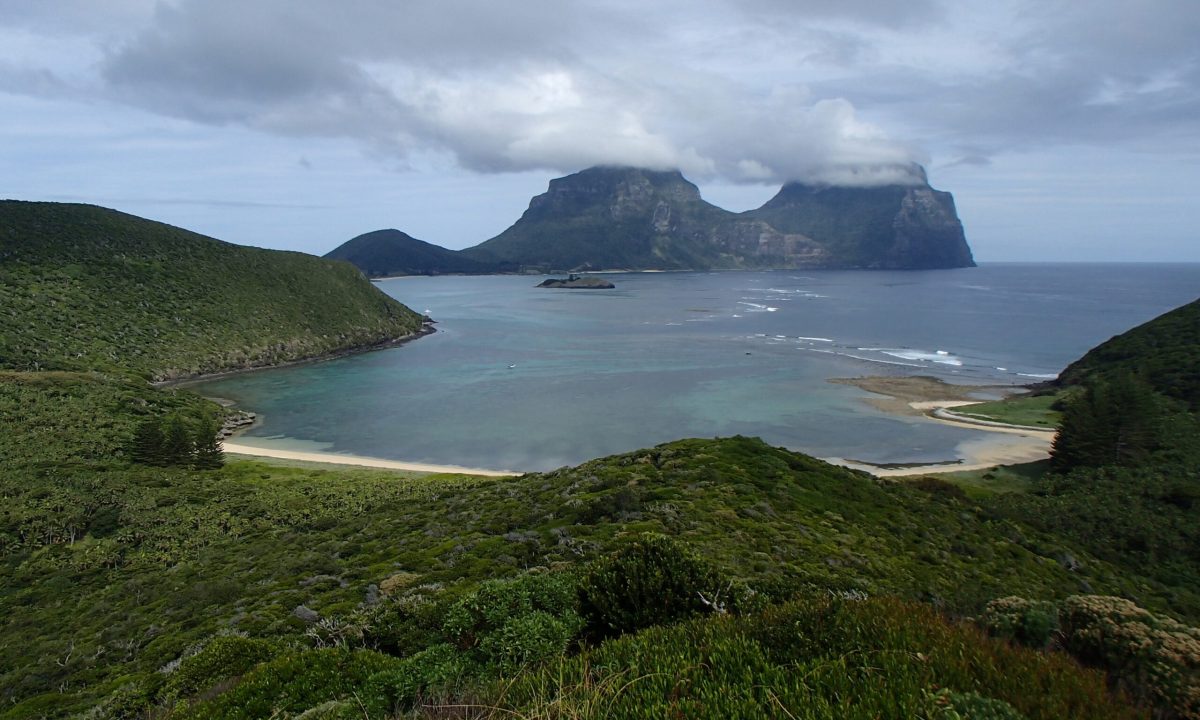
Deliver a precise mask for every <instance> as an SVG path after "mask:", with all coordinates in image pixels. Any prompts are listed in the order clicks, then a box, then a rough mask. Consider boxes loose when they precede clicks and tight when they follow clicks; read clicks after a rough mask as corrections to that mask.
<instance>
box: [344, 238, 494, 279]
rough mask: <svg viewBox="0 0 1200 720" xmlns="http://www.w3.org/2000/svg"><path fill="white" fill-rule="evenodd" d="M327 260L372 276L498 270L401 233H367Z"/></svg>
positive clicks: (465, 273)
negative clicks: (339, 261) (352, 266)
mask: <svg viewBox="0 0 1200 720" xmlns="http://www.w3.org/2000/svg"><path fill="white" fill-rule="evenodd" d="M325 257H327V258H329V259H330V260H345V261H346V262H348V263H350V264H351V265H354V266H355V267H357V268H358V269H360V270H362V271H363V272H364V273H366V274H367V275H368V276H369V277H384V276H388V275H442V274H446V273H461V274H464V275H474V274H481V273H490V272H497V271H498V268H497V267H496V266H495V265H492V264H490V263H485V262H480V261H478V260H472V259H471V258H469V257H466V256H465V255H463V254H462V253H459V252H458V251H455V250H447V249H446V248H444V247H439V246H437V245H433V244H431V243H427V242H425V241H424V240H418V239H416V238H414V237H412V236H411V235H409V234H407V233H403V232H400V231H399V230H376V231H374V232H369V233H364V234H362V235H359V236H358V237H355V238H351V239H350V240H347V241H346V242H344V243H342V244H341V245H339V246H337V247H336V248H334V249H333V250H332V251H330V252H329V253H327V254H326V255H325Z"/></svg>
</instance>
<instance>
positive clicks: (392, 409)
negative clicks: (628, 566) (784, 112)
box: [195, 263, 1200, 471]
mask: <svg viewBox="0 0 1200 720" xmlns="http://www.w3.org/2000/svg"><path fill="white" fill-rule="evenodd" d="M607 277H609V278H610V279H611V280H612V281H613V282H614V283H615V284H616V286H617V287H616V289H615V290H549V289H539V288H535V287H534V285H536V284H537V283H538V282H539V281H540V280H541V279H542V278H539V277H531V276H511V275H509V276H480V277H460V276H447V277H410V278H396V279H391V280H384V281H380V282H379V283H378V287H379V288H380V289H381V290H383V291H384V292H387V293H388V294H389V295H391V296H392V297H395V298H396V299H398V300H400V301H401V302H403V303H405V304H406V305H408V306H409V307H411V308H413V309H414V310H416V311H418V312H423V313H426V314H428V315H430V316H431V317H432V318H433V319H434V320H436V321H437V329H438V331H437V332H436V333H435V334H433V335H430V336H428V337H424V338H421V339H419V340H416V341H413V342H411V343H408V344H406V345H403V346H400V347H396V348H391V349H387V350H380V351H376V352H370V353H364V354H360V355H354V356H350V357H346V358H341V359H338V360H331V361H327V362H321V363H314V364H308V365H300V366H294V367H287V368H278V369H271V370H264V371H259V372H253V373H247V374H242V375H237V376H232V377H228V378H224V379H220V380H215V381H211V382H206V383H202V384H200V385H198V386H197V387H196V388H195V389H196V390H197V391H198V392H201V393H202V394H205V395H210V396H217V397H222V398H227V399H230V400H233V401H234V402H236V403H237V404H238V406H239V407H242V408H244V409H247V410H252V411H254V412H257V413H259V415H260V417H261V419H262V422H261V423H260V424H259V425H258V426H256V427H254V428H253V429H251V430H250V431H249V432H247V433H246V434H245V435H243V436H241V437H240V438H239V442H241V443H243V444H250V445H260V446H273V447H280V448H286V449H293V450H321V451H327V452H341V453H347V454H352V455H362V456H370V457H380V458H388V459H396V460H407V461H413V462H427V463H436V464H454V465H462V466H468V467H482V468H493V469H505V470H518V471H532V470H548V469H553V468H556V467H560V466H563V465H571V464H577V463H580V462H583V461H585V460H589V459H592V458H596V457H601V456H604V455H609V454H613V453H618V452H625V451H630V450H635V449H638V448H642V447H648V446H652V445H655V444H657V443H661V442H666V441H669V440H675V439H678V438H683V437H716V436H729V435H736V434H741V435H753V436H759V437H761V438H763V439H764V440H766V441H767V442H769V443H771V444H772V445H779V446H784V447H788V448H791V449H794V450H799V451H803V452H806V453H809V454H811V455H815V456H817V457H850V458H855V459H860V460H865V461H868V462H873V463H914V462H939V461H946V460H951V459H954V458H955V457H956V456H957V455H956V448H958V447H959V446H960V445H961V444H963V443H968V442H970V441H972V440H977V439H978V438H979V437H980V432H979V431H974V430H966V429H961V428H956V427H950V426H946V425H942V424H938V423H934V422H931V421H927V420H924V419H922V418H919V417H901V416H894V415H888V414H885V413H883V412H881V411H878V410H876V409H875V408H873V407H872V406H871V405H869V404H868V403H867V402H865V400H864V398H865V397H867V394H866V393H864V392H863V391H861V390H858V389H856V388H853V387H849V386H845V385H838V384H833V383H829V382H827V380H828V379H829V378H839V377H857V376H865V375H929V376H934V377H939V378H942V379H944V380H946V381H948V382H954V383H966V384H1001V385H1021V384H1026V383H1030V382H1036V381H1039V380H1044V379H1049V378H1053V377H1054V376H1055V375H1056V374H1057V373H1058V372H1059V371H1061V370H1062V369H1063V368H1064V367H1065V366H1066V365H1067V364H1068V363H1070V362H1071V361H1072V360H1074V359H1076V358H1078V357H1079V356H1080V355H1082V354H1083V353H1084V352H1086V351H1087V350H1088V349H1089V348H1091V347H1093V346H1095V345H1096V344H1098V343H1100V342H1102V341H1104V340H1106V339H1107V338H1109V337H1111V336H1113V335H1115V334H1118V333H1121V332H1123V331H1125V330H1127V329H1129V328H1131V327H1134V326H1135V325H1138V324H1140V323H1142V322H1145V321H1147V320H1149V319H1151V318H1153V317H1155V316H1157V315H1159V314H1161V313H1163V312H1165V311H1167V310H1169V309H1171V308H1174V307H1177V306H1179V305H1182V304H1184V303H1186V302H1189V301H1191V300H1194V299H1196V298H1197V296H1200V264H1170V265H1168V264H1020V263H991V264H984V265H981V266H980V267H978V268H969V269H961V270H939V271H921V272H914V271H907V272H887V271H770V272H720V273H627V274H613V275H609V276H607Z"/></svg>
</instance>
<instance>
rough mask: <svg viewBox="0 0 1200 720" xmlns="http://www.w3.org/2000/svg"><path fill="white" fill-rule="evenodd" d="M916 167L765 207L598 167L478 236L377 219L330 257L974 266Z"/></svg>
mask: <svg viewBox="0 0 1200 720" xmlns="http://www.w3.org/2000/svg"><path fill="white" fill-rule="evenodd" d="M908 175H909V178H910V181H909V182H907V183H904V184H900V183H897V184H889V185H878V186H867V187H846V186H836V185H814V184H803V183H788V184H786V185H784V186H783V188H782V189H780V191H779V193H778V194H776V195H775V197H773V198H771V199H770V200H769V201H767V203H766V204H765V205H763V206H762V207H760V208H758V209H756V210H750V211H747V212H743V213H734V212H730V211H728V210H723V209H721V208H719V207H717V206H716V205H712V204H711V203H708V202H706V201H704V200H703V199H702V198H701V197H700V190H699V189H698V188H697V187H696V186H695V185H694V184H692V183H691V182H689V181H688V180H687V179H686V178H684V177H683V175H682V174H680V173H679V172H678V171H656V170H645V169H640V168H630V167H593V168H589V169H587V170H583V171H581V172H578V173H575V174H573V175H568V176H566V177H561V178H557V179H555V180H551V181H550V187H549V189H548V190H547V191H546V192H545V193H543V194H541V195H538V196H537V197H534V198H533V199H532V200H531V201H530V202H529V209H528V210H526V211H525V213H524V214H523V215H522V216H521V218H520V219H519V220H517V222H515V223H513V225H512V226H511V227H509V228H508V229H507V230H505V231H504V232H502V233H500V234H499V235H497V236H496V237H494V238H492V239H490V240H487V241H485V242H483V243H480V244H479V245H476V246H474V247H470V248H467V249H465V250H457V251H456V250H447V249H445V248H442V247H439V246H437V245H432V244H430V243H426V242H423V241H421V240H417V239H415V238H413V237H410V236H409V235H406V234H405V233H402V232H400V231H399V230H378V231H376V232H371V233H367V234H365V235H359V236H358V237H356V238H354V239H352V240H349V241H348V242H346V243H344V244H342V245H341V246H340V247H338V248H337V249H335V250H334V251H333V252H331V253H329V254H328V255H327V256H326V257H329V258H335V259H340V260H348V261H349V262H351V263H353V264H354V265H356V266H357V267H358V268H359V269H360V270H362V271H363V272H364V273H366V274H367V275H369V276H372V277H381V276H387V275H430V274H441V273H465V274H475V273H496V272H528V273H538V272H542V273H548V272H567V271H586V270H732V269H756V270H757V269H800V268H847V269H848V268H864V269H894V270H907V269H934V268H956V267H972V266H974V264H975V263H974V261H973V259H972V257H971V249H970V248H969V247H968V246H967V241H966V237H965V236H964V235H963V228H962V223H961V222H960V221H959V219H958V214H957V212H956V211H955V208H954V198H953V197H952V196H951V195H950V193H948V192H942V191H939V190H934V189H933V188H932V187H930V186H929V183H928V181H927V179H926V176H925V171H924V169H922V168H920V167H919V166H912V168H911V172H909V173H908Z"/></svg>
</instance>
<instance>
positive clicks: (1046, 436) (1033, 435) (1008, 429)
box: [827, 376, 1056, 477]
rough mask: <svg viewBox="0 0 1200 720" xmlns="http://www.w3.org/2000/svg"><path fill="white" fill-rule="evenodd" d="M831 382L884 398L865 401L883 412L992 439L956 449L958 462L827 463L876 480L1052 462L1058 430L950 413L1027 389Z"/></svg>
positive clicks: (926, 380)
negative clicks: (983, 396) (985, 397)
mask: <svg viewBox="0 0 1200 720" xmlns="http://www.w3.org/2000/svg"><path fill="white" fill-rule="evenodd" d="M830 382H833V383H838V384H840V385H851V386H853V387H856V388H859V389H860V390H866V391H867V392H870V393H874V394H876V395H882V396H883V397H872V398H865V400H866V401H867V402H868V403H870V404H871V405H873V406H874V407H876V408H878V409H879V410H882V411H884V412H888V413H893V414H898V415H910V416H919V417H922V418H924V419H926V420H929V421H930V422H937V423H941V424H943V425H952V426H954V427H960V428H966V429H969V430H977V431H980V432H982V433H988V435H983V436H981V437H979V438H974V439H971V440H964V441H963V442H961V443H959V444H958V447H956V448H955V454H956V455H958V457H957V458H955V459H952V460H947V461H945V462H938V463H930V464H928V465H906V466H904V467H881V466H877V465H872V464H869V463H864V462H856V461H853V460H847V459H845V458H827V461H828V462H831V463H835V464H838V465H845V466H846V467H850V468H854V469H856V470H865V471H867V472H869V473H871V474H872V475H875V476H877V477H896V476H903V475H925V474H929V473H939V472H959V471H963V470H984V469H986V468H990V467H995V466H997V465H1015V464H1017V463H1027V462H1035V461H1038V460H1045V459H1046V458H1048V457H1050V448H1051V446H1052V444H1053V442H1054V436H1055V434H1056V431H1055V430H1046V429H1042V428H1028V427H1024V426H1019V425H1006V424H1004V423H997V422H989V421H986V420H975V419H971V418H966V417H963V416H961V415H956V414H955V413H953V412H952V411H950V410H948V409H947V408H954V407H963V406H965V405H972V404H975V403H979V402H984V400H983V399H981V398H980V394H987V395H993V396H994V395H1000V396H1008V395H1014V394H1018V393H1023V392H1025V388H1023V387H1018V386H1009V385H953V384H951V383H948V382H945V381H943V380H940V379H938V378H934V377H924V376H912V377H861V378H834V379H831V380H830Z"/></svg>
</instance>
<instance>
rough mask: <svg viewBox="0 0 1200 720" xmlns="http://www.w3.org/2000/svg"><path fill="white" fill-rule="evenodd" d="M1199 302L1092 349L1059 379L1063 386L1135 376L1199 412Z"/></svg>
mask: <svg viewBox="0 0 1200 720" xmlns="http://www.w3.org/2000/svg"><path fill="white" fill-rule="evenodd" d="M1197 349H1200V300H1196V301H1194V302H1191V303H1188V304H1187V305H1184V306H1183V307H1179V308H1176V309H1174V310H1172V311H1171V312H1169V313H1166V314H1165V315H1162V316H1160V317H1157V318H1155V319H1153V320H1151V321H1150V322H1147V323H1145V324H1143V325H1139V326H1138V327H1136V328H1134V329H1132V330H1129V331H1128V332H1124V333H1121V334H1120V335H1118V336H1116V337H1114V338H1112V339H1111V340H1108V341H1107V342H1104V343H1101V344H1100V345H1098V346H1096V347H1095V348H1092V349H1091V350H1089V351H1088V352H1087V354H1085V355H1084V356H1083V357H1082V358H1080V359H1079V360H1076V361H1075V362H1073V363H1071V364H1070V365H1069V366H1068V367H1067V369H1066V370H1063V372H1062V373H1061V374H1060V375H1059V380H1058V381H1059V383H1060V384H1062V385H1068V386H1070V385H1082V384H1085V383H1087V382H1088V381H1093V380H1096V379H1100V378H1111V377H1113V376H1115V375H1120V374H1133V375H1137V376H1139V377H1140V378H1141V379H1142V380H1143V381H1145V382H1146V383H1147V384H1148V385H1150V386H1151V387H1153V388H1154V389H1155V390H1157V391H1158V392H1160V393H1162V394H1163V395H1165V396H1167V397H1169V398H1173V399H1175V400H1179V401H1182V402H1184V403H1186V404H1187V405H1188V406H1189V407H1190V408H1191V410H1192V411H1193V412H1195V411H1200V362H1197V360H1196V357H1197V356H1196V352H1197Z"/></svg>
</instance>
